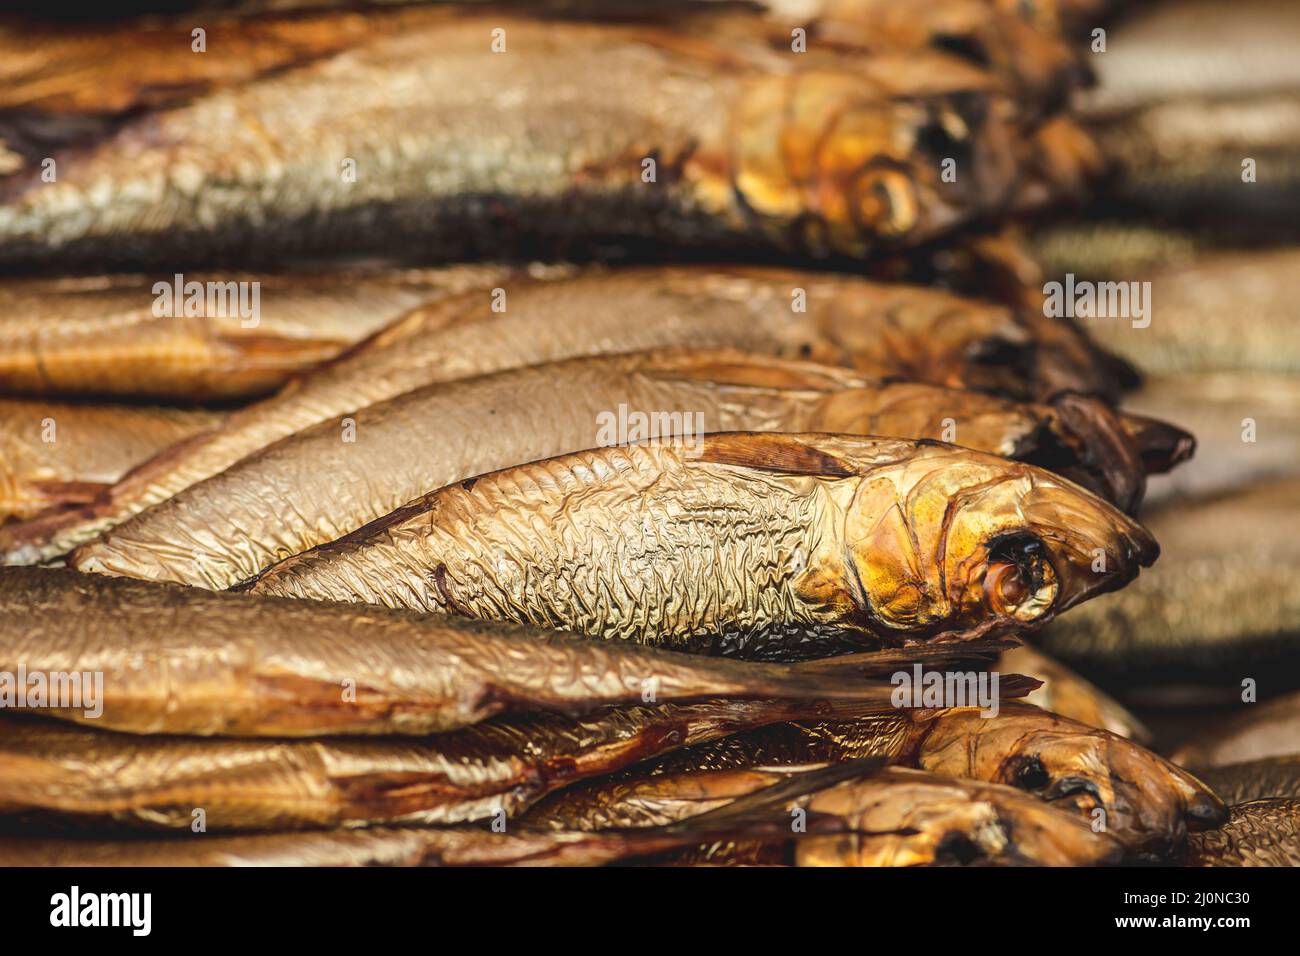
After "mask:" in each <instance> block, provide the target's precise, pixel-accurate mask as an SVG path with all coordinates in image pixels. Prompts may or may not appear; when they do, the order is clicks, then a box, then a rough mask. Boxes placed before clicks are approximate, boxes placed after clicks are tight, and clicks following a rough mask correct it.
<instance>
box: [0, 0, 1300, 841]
mask: <svg viewBox="0 0 1300 956" xmlns="http://www.w3.org/2000/svg"><path fill="white" fill-rule="evenodd" d="M299 6H301V7H302V9H299V8H298V7H299ZM1101 6H1102V5H1101V4H1099V3H1089V2H1086V0H1085V2H1073V3H1065V2H1061V3H1058V4H1053V5H1047V6H1045V7H1044V8H1042V9H1033V10H1025V9H1023V5H1021V4H1011V3H1004V2H1002V0H939V2H930V3H921V2H917V3H903V4H899V3H897V2H890V3H886V2H882V0H820V2H815V3H812V4H809V3H805V2H800V3H797V4H793V3H792V4H786V3H783V2H781V0H772V2H770V3H761V4H757V5H748V6H746V7H744V8H733V7H732V6H731V5H729V4H723V3H711V2H706V0H689V2H683V3H675V4H674V3H670V4H667V5H665V6H664V8H663V9H660V10H656V11H654V12H652V13H647V12H646V11H644V10H641V9H640V5H634V4H627V5H626V6H625V5H623V4H621V3H618V2H605V3H597V2H595V0H592V2H590V3H584V2H582V0H573V2H561V0H556V2H554V3H551V2H547V0H537V2H533V3H518V4H503V5H500V6H495V5H488V4H466V5H464V6H452V5H444V4H432V3H431V4H410V5H405V4H397V5H393V4H383V5H376V6H374V7H369V6H367V5H364V4H363V5H360V6H359V7H357V6H354V5H349V7H348V8H347V9H332V8H331V7H330V5H329V4H328V3H319V2H317V3H303V4H301V5H299V4H295V3H280V2H276V3H271V4H257V3H253V4H246V5H244V6H243V7H241V8H239V9H236V10H233V11H232V10H229V9H224V8H223V9H222V10H220V11H207V10H204V9H202V8H199V9H196V10H194V11H191V12H188V13H184V14H173V15H169V16H166V17H144V18H137V19H127V20H121V21H114V22H112V23H109V24H104V23H95V24H86V23H83V22H80V21H43V22H30V21H29V22H17V21H12V22H6V23H4V24H2V25H0V50H2V51H3V56H0V268H3V269H5V270H6V271H7V277H6V278H5V279H3V280H2V281H0V303H3V305H4V308H3V309H0V389H2V390H3V391H4V392H5V393H6V394H7V395H9V396H10V397H9V398H7V399H5V400H4V401H3V403H0V512H3V515H2V517H3V519H4V521H3V523H2V524H0V555H3V558H4V562H5V564H6V565H7V566H6V567H5V568H3V569H0V707H6V708H13V710H12V711H10V710H8V709H6V711H5V713H3V714H0V730H2V731H3V733H0V833H3V835H2V836H0V860H3V861H4V862H5V863H9V864H20V865H21V864H53V865H60V864H91V865H132V864H146V865H148V864H155V865H156V864H164V865H225V864H303V865H347V864H370V863H384V864H436V865H475V864H477V865H506V864H550V865H580V864H604V863H613V862H637V863H670V864H679V865H680V864H714V865H716V864H787V865H788V864H795V865H879V866H902V865H927V864H930V865H966V864H985V865H987V864H1026V863H1028V864H1040V865H1088V864H1098V863H1114V862H1121V861H1144V862H1145V861H1151V860H1176V859H1185V858H1186V859H1194V860H1196V861H1198V862H1202V861H1214V860H1221V861H1225V862H1242V861H1245V860H1255V859H1256V857H1257V850H1256V845H1257V844H1258V843H1259V841H1261V840H1263V841H1266V842H1267V841H1269V840H1272V839H1273V836H1271V835H1270V834H1276V833H1279V832H1285V831H1286V828H1287V826H1290V827H1291V828H1292V829H1293V830H1294V823H1293V822H1292V823H1286V822H1281V823H1277V824H1273V823H1260V821H1259V820H1257V819H1255V818H1251V819H1250V820H1248V821H1247V825H1246V826H1245V827H1244V828H1243V827H1240V826H1239V827H1238V830H1240V831H1241V832H1238V831H1230V830H1224V831H1215V830H1214V828H1215V827H1218V826H1220V825H1221V824H1223V823H1224V820H1225V818H1226V815H1227V813H1226V810H1225V805H1224V803H1223V802H1222V801H1221V800H1220V798H1219V797H1218V796H1216V794H1215V793H1214V792H1213V791H1212V790H1211V789H1210V787H1209V786H1207V785H1206V784H1205V783H1203V782H1202V781H1201V780H1199V779H1197V778H1196V777H1194V776H1192V775H1191V774H1190V773H1188V772H1187V771H1186V770H1184V769H1182V768H1181V767H1180V766H1178V765H1177V764H1175V763H1174V762H1171V761H1170V760H1167V759H1165V758H1163V757H1161V756H1159V755H1157V754H1156V753H1154V752H1153V751H1151V750H1148V749H1146V747H1144V746H1143V745H1142V744H1141V743H1139V742H1137V739H1143V738H1144V735H1145V733H1146V731H1145V729H1144V728H1143V727H1142V725H1141V724H1140V723H1139V722H1138V721H1137V719H1136V718H1134V717H1133V716H1132V715H1130V714H1129V713H1128V712H1127V711H1126V710H1125V709H1124V707H1123V706H1121V705H1120V704H1119V703H1117V702H1116V701H1114V700H1112V699H1111V698H1109V697H1107V696H1106V695H1105V694H1103V693H1102V692H1101V691H1099V690H1098V689H1097V688H1096V687H1094V686H1092V685H1091V684H1089V683H1088V682H1086V681H1085V680H1084V679H1082V678H1080V677H1078V676H1075V674H1073V673H1072V672H1070V671H1069V670H1067V669H1066V668H1065V666H1064V665H1062V664H1060V663H1057V662H1056V661H1054V660H1051V659H1049V658H1047V657H1045V656H1044V655H1042V654H1041V653H1039V652H1038V651H1036V650H1034V649H1032V648H1030V647H1027V646H1021V645H1020V644H1019V638H1020V637H1021V636H1025V637H1028V636H1030V635H1033V634H1036V633H1037V632H1038V631H1039V630H1040V629H1042V628H1043V627H1044V626H1045V625H1047V624H1048V623H1049V622H1052V621H1053V620H1054V619H1055V618H1057V616H1058V615H1061V614H1062V613H1063V612H1065V611H1067V610H1070V609H1071V608H1073V607H1075V606H1076V605H1081V604H1085V602H1089V601H1090V600H1091V599H1092V598H1094V597H1097V596H1099V595H1103V594H1106V593H1107V592H1112V591H1117V590H1119V589H1121V588H1125V586H1126V585H1128V584H1129V583H1130V582H1131V581H1133V579H1134V578H1135V577H1136V576H1137V574H1138V572H1139V569H1140V568H1143V567H1147V566H1150V565H1151V564H1152V562H1153V561H1154V560H1155V559H1156V557H1157V554H1158V553H1159V546H1158V545H1157V543H1156V538H1155V537H1153V536H1152V534H1151V532H1150V531H1148V530H1147V528H1146V527H1144V526H1143V525H1142V524H1140V523H1138V521H1137V520H1136V519H1135V518H1134V517H1133V516H1134V515H1135V514H1136V513H1137V512H1138V510H1139V508H1140V507H1141V505H1142V502H1143V499H1144V496H1145V493H1146V488H1147V484H1148V476H1150V475H1160V474H1162V473H1164V472H1167V471H1170V470H1171V469H1174V468H1175V466H1179V465H1181V464H1182V463H1183V462H1184V461H1186V460H1187V459H1188V458H1189V457H1190V456H1191V453H1192V450H1193V447H1194V445H1195V441H1194V439H1193V437H1192V435H1191V434H1190V433H1188V432H1186V431H1184V430H1182V429H1181V428H1178V427H1176V426H1174V425H1171V424H1168V423H1167V422H1166V421H1165V420H1164V419H1163V417H1157V416H1153V415H1151V414H1149V413H1147V414H1138V413H1135V412H1134V411H1133V410H1131V409H1128V408H1125V409H1121V408H1119V407H1118V404H1117V403H1118V400H1119V399H1120V398H1121V396H1122V395H1123V394H1124V392H1125V391H1127V390H1129V389H1131V388H1132V387H1133V386H1134V385H1135V384H1136V383H1137V380H1138V376H1137V373H1136V372H1135V371H1134V369H1133V368H1132V367H1131V366H1130V365H1129V364H1128V361H1127V360H1126V359H1124V358H1120V357H1117V356H1116V355H1115V354H1113V353H1112V352H1111V351H1110V350H1109V349H1108V348H1103V347H1102V346H1101V345H1099V344H1097V342H1096V341H1094V339H1093V338H1092V337H1091V336H1090V335H1088V334H1086V333H1085V331H1084V330H1083V328H1082V327H1081V325H1080V324H1078V323H1075V322H1072V321H1067V320H1063V319H1059V318H1056V317H1050V316H1049V315H1048V312H1047V310H1046V309H1045V308H1044V306H1043V302H1042V298H1043V294H1042V292H1041V291H1040V289H1039V287H1040V285H1041V273H1040V271H1039V270H1040V267H1039V265H1038V264H1037V263H1036V262H1035V261H1034V260H1033V259H1032V258H1031V257H1030V255H1029V253H1028V252H1027V251H1026V248H1025V247H1024V246H1023V244H1022V243H1021V242H1020V241H1019V239H1018V238H1017V233H1015V232H1013V231H1011V230H1010V229H1009V228H1008V225H1007V224H1008V223H1009V222H1010V221H1011V220H1013V219H1017V218H1021V217H1025V216H1028V215H1031V214H1038V215H1041V214H1043V213H1045V212H1046V211H1048V210H1052V209H1055V208H1057V207H1058V206H1059V205H1060V204H1061V203H1062V202H1063V201H1066V200H1070V199H1077V198H1079V197H1080V196H1082V195H1083V191H1084V190H1085V189H1086V187H1087V186H1088V184H1089V182H1090V181H1091V180H1092V179H1093V178H1094V177H1095V176H1096V175H1098V174H1099V173H1100V172H1101V171H1102V169H1103V168H1104V158H1105V156H1104V150H1099V149H1098V147H1097V146H1096V145H1094V140H1093V138H1092V136H1091V135H1090V134H1089V133H1088V132H1087V131H1085V130H1084V128H1083V127H1082V126H1081V125H1080V124H1079V122H1078V121H1077V120H1076V118H1075V117H1074V116H1072V115H1071V114H1070V112H1069V111H1068V109H1067V108H1068V107H1069V105H1070V103H1071V100H1072V96H1073V94H1074V93H1075V92H1076V90H1075V87H1077V86H1078V85H1080V84H1081V83H1082V82H1083V80H1084V77H1085V76H1086V73H1087V71H1086V70H1085V68H1084V66H1083V59H1082V57H1083V56H1084V55H1085V54H1084V52H1083V51H1085V50H1086V49H1087V46H1086V42H1084V41H1082V40H1079V39H1078V38H1079V35H1080V34H1079V31H1080V29H1081V28H1085V27H1087V26H1089V25H1090V24H1091V23H1092V21H1094V20H1096V19H1098V18H1099V17H1100V16H1101V14H1102V10H1101V9H1100V7H1101ZM266 7H273V8H274V9H264V8H266ZM52 12H57V10H56V11H52ZM1085 35H1086V30H1085ZM1100 141H1101V142H1102V143H1103V144H1105V143H1107V142H1109V139H1108V137H1107V135H1106V134H1105V133H1104V131H1103V133H1102V135H1101V137H1100ZM1047 246H1048V243H1047V242H1046V241H1045V240H1043V239H1042V237H1041V236H1040V237H1039V246H1038V248H1039V249H1040V252H1041V250H1042V249H1044V248H1047ZM1043 258H1044V260H1045V261H1046V256H1043ZM254 270H261V271H254ZM1106 344H1107V345H1110V344H1111V343H1109V342H1107V343H1106ZM1184 411H1185V409H1183V408H1177V409H1174V410H1173V413H1174V417H1178V415H1180V414H1181V413H1182V412H1184ZM1160 414H1161V415H1163V414H1164V412H1163V410H1162V411H1161V413H1160ZM1184 470H1185V469H1179V471H1180V472H1181V471H1184ZM1157 480H1159V479H1157ZM1172 480H1175V481H1177V480H1178V479H1177V478H1174V479H1172ZM1153 484H1154V483H1153ZM1270 493H1274V492H1270ZM1275 533H1276V532H1275ZM1261 560H1263V559H1261ZM1252 567H1253V566H1252ZM1274 574H1276V570H1275V571H1274ZM1243 579H1244V580H1248V577H1247V576H1245V575H1243ZM1143 583H1145V581H1144V582H1143ZM1143 590H1144V589H1143V586H1142V584H1139V585H1137V586H1135V587H1134V588H1133V589H1131V590H1125V591H1124V592H1123V593H1122V594H1120V595H1115V596H1113V597H1114V598H1118V599H1120V600H1127V599H1128V596H1129V595H1130V594H1133V595H1141V594H1142V593H1143ZM1161 593H1162V592H1160V591H1156V592H1155V593H1154V597H1152V596H1150V595H1148V597H1147V598H1146V600H1157V601H1159V600H1162V597H1161ZM1179 593H1181V592H1179ZM1138 599H1139V600H1141V598H1138ZM1107 600H1108V599H1106V598H1103V599H1102V600H1101V601H1098V602H1096V603H1095V604H1086V605H1085V607H1084V608H1082V609H1080V610H1079V611H1074V612H1071V613H1070V614H1068V615H1066V616H1065V617H1064V618H1063V619H1062V621H1061V622H1060V624H1059V625H1053V629H1052V633H1053V635H1055V636H1054V637H1053V638H1052V640H1053V641H1055V642H1057V643H1061V644H1062V647H1063V648H1065V647H1067V646H1069V645H1070V644H1071V639H1070V638H1069V637H1068V634H1069V633H1070V632H1069V631H1060V630H1059V627H1064V626H1068V625H1070V623H1071V622H1072V621H1075V620H1077V619H1078V618H1079V617H1080V615H1082V614H1083V613H1085V612H1086V611H1087V610H1088V608H1090V607H1102V606H1103V602H1106V601H1107ZM1170 600H1171V601H1172V600H1173V598H1172V597H1170ZM1109 607H1110V608H1114V607H1115V604H1114V603H1113V600H1111V603H1110V604H1109ZM1135 613H1138V614H1139V615H1140V614H1141V612H1135ZM1094 621H1095V619H1094ZM1171 626H1172V625H1171ZM1084 627H1085V630H1084V632H1083V633H1084V635H1085V636H1088V635H1093V634H1099V633H1102V631H1101V629H1100V628H1099V627H1098V626H1097V625H1096V624H1095V623H1094V624H1093V625H1091V626H1087V625H1085V626H1084ZM1076 633H1078V632H1077V631H1076ZM1152 640H1153V641H1154V640H1156V638H1153V639H1152ZM1282 640H1283V638H1281V637H1279V642H1281V641H1282ZM1073 646H1078V639H1076V640H1075V643H1074V645H1073ZM1062 652H1063V653H1065V651H1064V650H1063V651H1062ZM1084 656H1087V655H1084ZM1013 671H1023V672H1025V673H1026V674H1029V675H1033V676H1032V677H1026V676H1021V675H1020V674H1017V673H1013ZM6 675H7V676H9V678H10V680H9V684H8V687H9V690H10V692H11V693H10V697H11V698H12V699H11V700H10V701H9V703H8V704H6V700H5V698H4V696H3V694H4V691H5V684H4V683H3V680H4V678H5V677H6ZM82 678H85V679H86V680H89V681H90V683H91V685H92V686H98V685H96V684H95V681H96V680H102V693H93V694H92V693H88V692H84V693H80V696H79V697H78V698H77V699H76V700H73V699H71V698H70V697H69V696H68V695H67V694H62V695H60V694H56V693H55V691H56V690H62V691H67V690H71V689H73V687H74V685H75V689H76V690H78V691H79V692H82V691H86V687H85V686H84V684H85V681H82V682H81V683H77V681H78V680H80V679H82ZM928 678H933V679H936V680H929V679H928ZM909 681H912V682H913V683H912V684H910V685H909V683H908V682H909ZM962 681H968V684H962ZM936 684H937V691H936V693H935V694H934V696H930V695H929V694H928V693H925V692H923V688H926V689H929V690H934V689H935V686H936ZM42 686H43V687H44V692H43V693H42V694H40V695H39V699H37V697H38V695H36V694H33V693H32V691H33V689H34V688H39V687H42ZM959 686H962V687H964V686H970V687H980V688H985V689H986V690H988V691H989V693H988V694H987V695H980V698H979V699H978V700H975V699H973V698H967V697H966V696H961V698H960V699H954V690H955V688H957V687H959ZM909 688H910V689H912V690H915V692H916V693H915V694H914V695H907V694H900V692H901V691H904V690H908V689H909ZM18 698H21V703H20V704H19V705H17V706H16V705H15V703H14V701H15V700H18ZM904 698H906V699H904ZM1134 738H1137V739H1134ZM1224 747H1225V748H1226V749H1227V750H1232V746H1231V745H1228V744H1225V745H1224ZM1188 759H1190V758H1188ZM1198 762H1199V763H1204V762H1205V761H1198ZM1216 783H1218V781H1217V779H1216ZM1220 785H1221V786H1223V787H1224V789H1225V790H1229V791H1231V792H1232V793H1233V795H1234V796H1240V791H1239V790H1237V789H1234V788H1236V786H1237V784H1236V783H1233V782H1232V781H1228V780H1225V781H1224V782H1223V783H1221V784H1220ZM1289 796H1291V797H1292V798H1293V799H1294V796H1295V794H1294V793H1292V794H1290V795H1289ZM1269 812H1270V813H1272V814H1274V815H1275V816H1277V817H1280V818H1281V819H1282V820H1283V821H1286V820H1293V819H1294V817H1287V813H1288V812H1291V811H1290V810H1288V808H1287V807H1281V808H1279V807H1277V806H1272V805H1270V807H1269ZM1239 822H1240V821H1239V820H1237V819H1235V818H1234V820H1233V822H1232V823H1231V824H1229V826H1230V827H1232V826H1238V824H1239ZM151 831H152V832H151ZM1189 831H1190V834H1191V835H1190V836H1189ZM1261 834H1262V836H1261ZM1294 835H1295V834H1294V833H1292V837H1294ZM1215 840H1218V841H1219V842H1218V843H1215V842H1214V841H1215ZM1252 841H1254V842H1253V843H1252ZM1293 842H1294V840H1293Z"/></svg>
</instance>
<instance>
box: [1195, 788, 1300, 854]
mask: <svg viewBox="0 0 1300 956" xmlns="http://www.w3.org/2000/svg"><path fill="white" fill-rule="evenodd" d="M1183 864H1184V865H1185V866H1300V800H1296V799H1292V798H1286V797H1276V798H1272V799H1267V800H1252V801H1250V802H1249V803H1241V804H1238V805H1237V806H1235V807H1233V808H1232V811H1231V817H1230V819H1229V820H1228V822H1227V823H1226V824H1224V825H1223V827H1222V828H1220V829H1218V830H1210V831H1207V832H1205V833H1196V834H1193V835H1192V836H1191V837H1189V838H1188V841H1187V849H1186V852H1185V854H1184V857H1183Z"/></svg>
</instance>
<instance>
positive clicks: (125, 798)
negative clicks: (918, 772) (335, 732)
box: [0, 700, 890, 832]
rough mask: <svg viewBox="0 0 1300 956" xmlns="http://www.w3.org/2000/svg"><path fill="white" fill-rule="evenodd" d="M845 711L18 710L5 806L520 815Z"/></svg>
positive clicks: (390, 817)
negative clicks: (285, 715) (682, 750)
mask: <svg viewBox="0 0 1300 956" xmlns="http://www.w3.org/2000/svg"><path fill="white" fill-rule="evenodd" d="M881 706H882V705H879V704H876V705H871V704H867V705H863V704H848V705H838V709H843V710H848V711H852V710H853V709H854V708H857V709H862V708H864V707H865V708H866V709H871V708H873V707H875V708H879V707H881ZM883 706H884V707H888V706H890V705H889V704H888V702H886V703H885V704H884V705H883ZM835 712H837V705H833V704H831V703H828V702H826V701H799V702H793V701H774V700H752V701H705V702H702V703H698V704H680V705H679V704H660V705H656V706H637V707H619V708H606V709H604V710H598V711H594V712H592V713H591V714H588V715H586V716H583V717H578V718H571V717H560V716H555V715H533V716H529V717H522V718H496V719H493V720H489V721H486V722H484V723H480V724H475V725H474V726H472V727H468V728H465V729H464V730H459V731H454V732H452V733H448V734H439V735H435V736H432V737H425V738H405V739H400V740H399V739H397V738H371V739H360V738H322V739H317V740H290V739H274V738H272V739H260V740H255V739H247V738H219V737H179V736H139V735H135V734H122V733H116V732H114V731H107V730H105V731H96V730H90V729H87V728H84V727H77V726H73V725H70V724H65V723H59V722H54V721H37V720H32V719H24V718H19V717H6V718H4V719H3V722H2V724H3V726H2V727H0V730H2V731H3V732H2V733H0V814H7V815H14V814H20V815H22V816H23V817H24V818H36V819H41V818H43V817H46V816H48V817H50V818H51V819H52V820H55V821H60V822H61V821H71V822H74V823H77V824H86V825H95V826H102V825H105V824H109V823H111V824H114V825H118V826H123V827H131V828H147V829H177V830H179V829H186V830H188V829H189V827H190V825H191V823H192V822H193V820H194V817H193V811H194V810H196V809H202V810H204V811H205V813H206V821H207V827H208V829H209V830H210V831H213V832H217V831H222V830H235V829H238V830H274V829H299V828H330V827H336V826H357V825H365V824H383V823H419V824H426V823H436V824H452V823H464V822H472V821H476V820H485V819H488V818H491V817H493V816H495V815H497V814H498V813H500V812H504V813H505V814H506V815H507V816H514V815H517V814H519V813H522V812H523V810H525V809H526V808H527V807H528V806H529V805H530V804H532V803H533V802H534V801H536V800H537V799H539V798H540V797H542V796H544V795H545V794H547V793H549V792H551V791H552V790H555V789H557V788H559V787H562V786H564V785H566V784H569V783H572V782H574V781H577V780H581V779H584V778H586V777H590V776H598V775H600V774H605V773H610V772H612V771H615V770H619V769H622V768H623V767H626V766H628V765H629V764H632V763H635V762H637V761H638V760H644V759H647V758H649V757H653V756H655V755H656V754H659V753H664V752H666V751H668V750H672V749H674V748H677V747H683V746H688V745H690V744H693V743H700V742H702V741H705V740H709V739H712V738H714V737H718V736H723V735H726V734H730V733H736V732H737V731H741V730H747V729H752V728H754V727H760V726H763V725H764V724H767V723H771V722H773V721H781V720H790V719H796V718H798V717H800V716H815V715H828V714H834V713H835Z"/></svg>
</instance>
